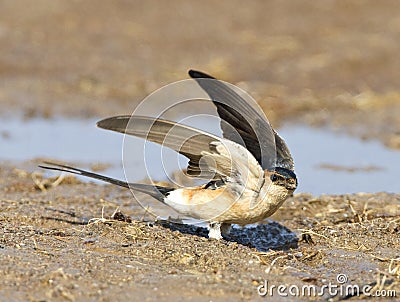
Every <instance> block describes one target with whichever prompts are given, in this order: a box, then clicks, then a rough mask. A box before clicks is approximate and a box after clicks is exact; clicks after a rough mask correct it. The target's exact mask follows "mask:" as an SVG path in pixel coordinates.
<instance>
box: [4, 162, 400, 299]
mask: <svg viewBox="0 0 400 302" xmlns="http://www.w3.org/2000/svg"><path fill="white" fill-rule="evenodd" d="M32 165H33V163H26V165H25V166H32ZM34 180H35V182H34ZM55 181H56V179H45V178H42V177H41V175H40V174H38V173H35V174H32V173H30V172H28V171H25V170H21V169H16V168H15V167H13V166H11V165H8V164H3V165H2V168H1V170H0V192H1V196H2V198H1V203H0V209H1V212H0V213H1V214H0V223H1V226H2V234H1V237H0V252H1V253H0V257H1V258H0V259H1V261H0V270H1V271H3V274H2V278H1V281H0V296H1V297H2V301H19V300H27V301H53V300H60V301H89V300H90V301H113V300H118V301H122V300H135V301H141V300H144V301H145V300H149V301H242V300H245V301H248V300H257V299H262V298H261V297H259V295H258V291H257V288H258V287H259V286H260V285H263V284H264V282H265V280H267V281H268V282H269V284H270V285H272V284H275V285H276V286H278V285H281V284H282V285H287V286H289V285H294V286H298V287H299V288H301V286H303V285H308V286H310V285H313V286H316V287H317V288H320V287H322V286H323V285H324V284H325V285H327V284H329V282H331V283H332V284H337V285H339V284H340V283H338V282H337V280H336V278H337V275H338V274H345V275H346V276H347V278H348V283H346V284H352V285H358V286H359V287H360V288H362V286H366V285H370V286H371V288H373V289H372V290H371V293H374V292H375V290H384V291H386V294H388V295H392V294H393V293H392V292H390V290H395V291H396V294H397V297H398V295H399V294H400V282H399V277H400V259H399V258H398V257H399V247H400V242H399V236H398V233H399V231H400V195H399V194H387V193H377V194H363V193H359V194H354V195H340V196H321V197H312V196H310V195H307V194H299V195H295V196H294V197H293V198H291V199H289V200H288V201H287V202H286V203H285V204H284V206H283V207H282V208H281V209H280V210H279V211H278V212H277V213H276V214H275V215H274V216H273V217H272V218H271V219H272V220H268V221H266V222H265V224H261V225H258V226H256V227H252V228H245V229H240V228H236V229H234V230H233V231H232V233H231V234H230V235H229V237H227V238H226V240H222V241H216V240H210V239H208V238H206V234H207V231H206V229H204V228H201V227H195V226H187V225H180V224H174V223H170V222H165V221H154V219H152V217H151V216H148V215H146V211H145V210H144V209H143V208H141V207H140V206H139V205H138V204H136V203H135V202H134V201H133V200H132V195H131V193H130V192H129V191H128V190H124V189H120V188H116V187H114V186H111V185H104V186H103V185H97V184H91V183H82V182H80V181H78V180H77V179H75V178H74V177H67V178H65V179H64V180H63V181H62V182H61V183H59V184H58V185H56V186H53V187H52V186H51V184H52V183H54V182H55ZM35 183H36V184H35ZM49 185H50V186H49ZM40 187H41V188H42V189H40ZM44 187H47V189H46V190H45V189H44ZM118 207H119V209H120V211H121V213H119V212H118V214H114V216H113V218H111V217H110V216H112V214H113V213H114V212H115V211H116V209H117V208H118ZM101 218H103V219H101ZM286 293H288V291H286ZM379 293H381V294H382V291H381V292H378V294H379ZM273 295H274V298H275V299H282V300H286V299H288V300H293V299H297V298H299V297H297V298H296V297H293V296H292V297H291V296H289V297H286V298H285V297H280V296H279V295H278V294H277V293H276V291H275V292H274V294H273ZM361 297H362V296H361ZM301 298H302V299H304V300H308V299H309V298H310V297H308V296H306V297H300V298H299V299H301ZM311 298H312V299H315V300H321V299H322V300H326V299H328V298H332V297H331V296H330V294H329V292H328V291H326V292H325V295H324V296H323V297H321V296H316V297H311ZM341 298H348V299H351V297H350V296H346V294H345V293H343V295H339V296H336V297H335V298H334V299H332V300H333V301H336V300H338V299H341ZM359 298H360V297H356V298H355V299H356V300H357V299H359ZM364 298H365V296H364Z"/></svg>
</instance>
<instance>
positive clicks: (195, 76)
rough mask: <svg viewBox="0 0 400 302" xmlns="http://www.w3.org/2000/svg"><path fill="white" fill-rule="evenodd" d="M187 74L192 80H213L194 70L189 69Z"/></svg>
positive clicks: (207, 75)
mask: <svg viewBox="0 0 400 302" xmlns="http://www.w3.org/2000/svg"><path fill="white" fill-rule="evenodd" d="M188 74H189V76H190V77H191V78H193V79H215V78H214V77H212V76H210V75H209V74H206V73H204V72H202V71H198V70H194V69H189V71H188Z"/></svg>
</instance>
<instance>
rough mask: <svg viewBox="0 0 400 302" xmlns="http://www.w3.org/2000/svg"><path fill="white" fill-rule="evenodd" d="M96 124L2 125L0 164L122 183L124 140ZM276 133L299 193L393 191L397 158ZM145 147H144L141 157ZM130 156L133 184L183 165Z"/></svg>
mask: <svg viewBox="0 0 400 302" xmlns="http://www.w3.org/2000/svg"><path fill="white" fill-rule="evenodd" d="M95 122H96V120H74V119H65V118H58V119H51V120H42V119H32V120H27V121H23V120H21V119H5V120H3V123H2V124H1V125H0V145H1V148H0V161H1V160H11V161H24V160H29V159H33V158H37V157H43V158H51V159H54V160H58V161H63V162H80V163H91V164H93V163H106V164H110V168H109V169H107V170H106V171H104V173H105V174H107V175H109V176H112V177H117V178H121V179H124V172H123V168H122V142H123V135H119V134H117V133H112V132H109V131H105V130H101V129H98V128H96V126H95ZM190 124H191V125H192V126H194V127H198V128H200V129H204V130H206V131H209V132H212V133H215V134H218V135H220V133H221V132H220V130H219V122H218V120H217V119H216V118H214V119H211V120H210V121H207V122H206V123H205V122H204V118H202V117H201V116H200V117H198V118H197V119H191V120H190ZM279 133H280V134H281V136H283V137H284V138H285V140H286V142H287V143H288V145H289V147H290V150H291V152H292V155H293V157H294V159H295V164H296V173H297V175H298V178H299V188H298V190H297V192H309V193H312V194H314V195H320V194H341V193H354V192H378V191H386V192H394V191H396V188H397V186H398V180H397V179H398V178H397V174H398V167H399V164H400V152H397V151H393V150H389V149H387V148H385V147H384V146H383V145H382V144H381V143H379V142H375V141H367V142H366V141H362V140H360V139H357V138H354V137H349V136H347V135H342V134H336V133H333V132H331V131H328V130H325V129H314V128H310V127H306V126H288V127H284V128H283V129H280V131H279ZM143 146H146V152H145V155H143V151H142V150H143ZM130 152H131V153H132V156H129V158H130V160H129V163H128V164H129V165H131V166H134V167H135V175H134V178H135V179H136V180H137V181H139V180H141V179H143V178H145V177H147V176H148V175H149V176H150V177H152V178H153V179H157V180H165V179H167V175H171V174H173V172H174V171H176V169H177V168H178V167H185V165H186V160H185V158H184V157H182V156H178V155H177V154H176V153H175V152H173V151H171V150H167V149H165V148H160V147H159V146H158V145H156V144H153V143H144V142H143V140H141V139H137V145H136V144H135V147H134V149H133V150H132V149H130ZM143 157H145V160H144V159H143ZM102 173H103V172H102ZM130 180H132V179H130Z"/></svg>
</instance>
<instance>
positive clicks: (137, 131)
mask: <svg viewBox="0 0 400 302" xmlns="http://www.w3.org/2000/svg"><path fill="white" fill-rule="evenodd" d="M97 126H98V127H100V128H103V129H107V130H112V131H117V132H120V133H124V134H128V135H134V136H137V137H140V138H143V139H146V140H148V141H151V142H155V143H158V144H160V145H163V146H165V147H168V148H171V149H173V150H175V151H177V152H179V153H180V154H182V155H184V156H186V157H187V158H189V164H188V168H187V174H188V175H190V176H193V177H197V178H203V179H209V180H211V179H223V180H224V181H228V182H229V181H231V180H232V181H233V180H234V181H236V182H239V183H242V184H243V185H244V186H245V187H246V186H247V185H248V186H249V188H254V189H257V188H258V181H261V180H262V179H263V173H262V169H261V167H260V166H259V165H258V162H257V161H256V160H255V158H254V157H253V156H252V154H250V153H249V152H248V151H247V150H246V149H245V148H243V147H242V146H241V145H238V144H236V143H234V142H232V141H229V140H227V139H221V138H219V137H217V136H215V135H213V134H210V133H207V132H205V131H202V130H199V129H196V128H192V127H190V126H186V125H183V124H179V123H176V122H173V121H168V120H164V119H157V118H153V117H147V116H128V115H125V116H115V117H111V118H107V119H104V120H101V121H99V122H98V123H97ZM259 178H261V180H259Z"/></svg>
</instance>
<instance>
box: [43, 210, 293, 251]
mask: <svg viewBox="0 0 400 302" xmlns="http://www.w3.org/2000/svg"><path fill="white" fill-rule="evenodd" d="M46 210H50V211H52V212H57V213H60V214H65V215H67V216H69V217H70V218H71V217H72V218H75V219H74V220H71V219H66V218H61V217H48V216H42V218H43V219H48V220H55V221H62V222H66V223H70V224H78V225H87V224H88V223H89V221H90V220H89V219H88V218H84V217H77V216H76V214H75V213H73V212H69V211H64V210H59V209H52V208H46ZM117 214H118V217H110V218H112V219H116V220H120V221H125V222H131V221H132V219H131V218H130V217H129V216H126V215H124V214H122V213H121V212H117ZM148 223H151V224H152V223H155V224H158V225H160V226H162V227H164V228H167V229H170V230H172V231H179V232H181V233H183V234H190V235H195V236H200V237H205V238H208V230H207V228H205V227H201V226H198V225H192V224H183V223H176V222H173V221H170V220H157V221H156V222H148ZM224 239H225V240H226V241H230V242H236V243H239V244H241V245H245V246H248V247H252V248H255V249H256V250H258V251H259V252H267V251H270V250H275V251H279V250H288V249H291V248H297V247H298V242H299V238H298V237H297V235H296V234H295V233H294V232H292V231H291V230H290V229H288V228H287V227H285V226H283V225H281V224H280V223H278V222H275V221H272V222H268V223H265V224H258V225H255V226H250V227H243V228H240V227H233V228H232V229H231V232H230V233H229V235H224Z"/></svg>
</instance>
